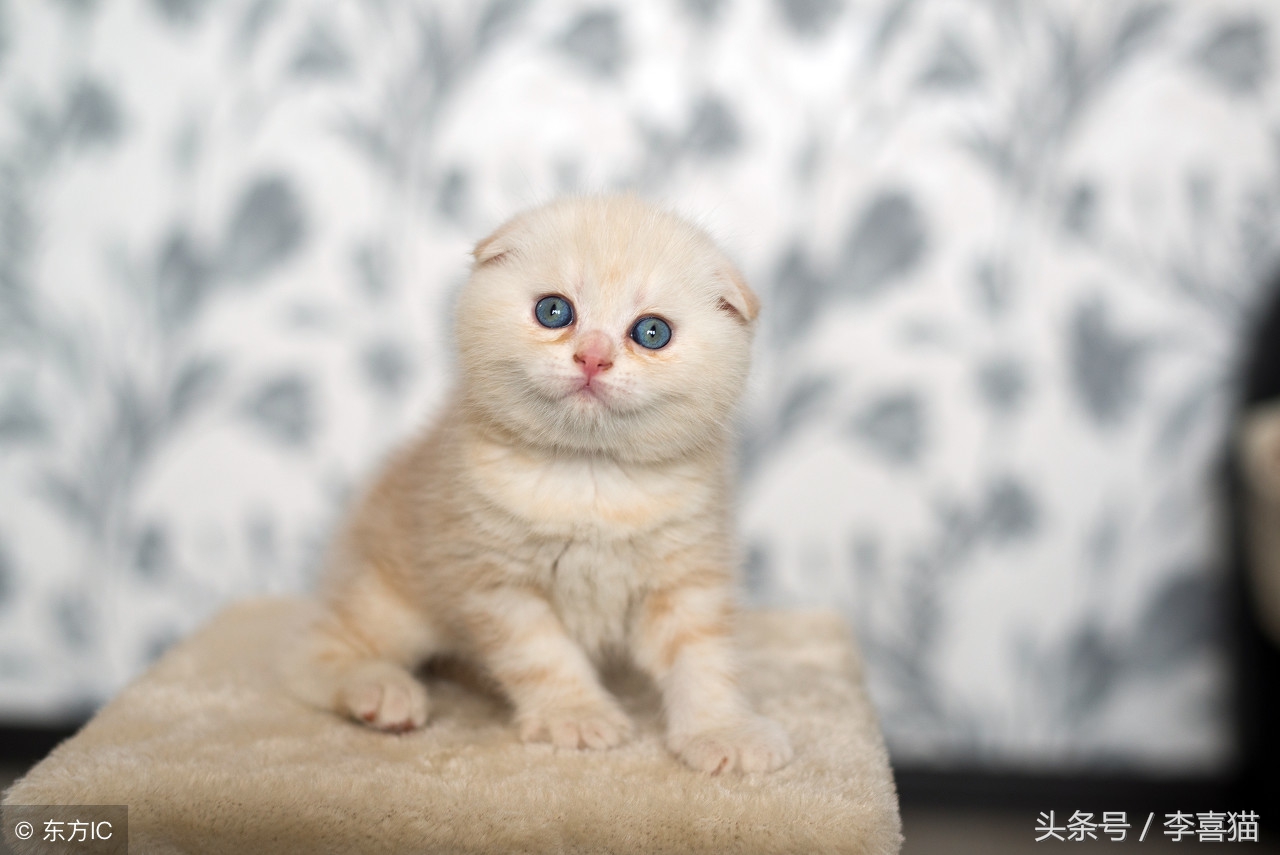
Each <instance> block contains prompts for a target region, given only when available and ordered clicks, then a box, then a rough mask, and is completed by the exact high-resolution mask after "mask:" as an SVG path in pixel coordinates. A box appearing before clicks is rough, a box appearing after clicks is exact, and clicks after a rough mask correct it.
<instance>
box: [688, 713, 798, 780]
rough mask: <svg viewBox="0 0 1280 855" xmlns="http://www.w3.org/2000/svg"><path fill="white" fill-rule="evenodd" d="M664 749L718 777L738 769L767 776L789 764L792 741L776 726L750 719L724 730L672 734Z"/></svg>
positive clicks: (692, 765)
mask: <svg viewBox="0 0 1280 855" xmlns="http://www.w3.org/2000/svg"><path fill="white" fill-rule="evenodd" d="M667 746H668V747H669V748H670V749H671V750H672V751H673V752H675V754H676V756H677V757H679V758H680V759H681V760H683V761H684V762H685V764H686V765H688V766H691V767H693V768H694V769H697V770H698V771H700V772H708V773H710V774H712V775H718V774H720V773H721V772H729V771H732V770H733V769H740V770H742V771H743V772H770V771H773V770H774V769H777V768H780V767H782V766H785V765H786V764H787V763H788V762H790V761H791V757H792V753H791V740H789V739H788V738H787V734H786V732H785V731H783V729H782V728H781V727H779V726H778V724H777V723H776V722H774V721H771V720H770V719H767V718H763V717H761V716H753V717H752V718H749V719H746V720H744V721H742V722H739V723H737V724H733V725H729V726H727V727H714V728H710V729H708V730H700V731H697V732H695V733H688V734H671V735H670V736H668V737H667Z"/></svg>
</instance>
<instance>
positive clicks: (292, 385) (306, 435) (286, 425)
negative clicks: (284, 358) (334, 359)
mask: <svg viewBox="0 0 1280 855" xmlns="http://www.w3.org/2000/svg"><path fill="white" fill-rule="evenodd" d="M244 414H245V417H246V418H248V419H249V421H250V422H251V423H252V424H253V425H255V426H256V427H258V428H259V429H261V430H262V431H263V433H265V434H266V435H268V436H271V437H273V438H274V439H276V440H277V441H279V442H281V443H283V444H285V445H305V444H306V443H307V441H308V440H309V439H310V438H311V435H312V433H313V432H314V431H315V404H314V402H313V401H312V393H311V386H310V384H309V383H308V382H307V380H306V378H305V377H302V376H300V375H296V374H290V375H287V376H284V377H276V378H273V379H271V380H267V381H265V382H264V383H262V385H261V386H259V387H258V389H257V390H255V391H254V392H253V394H252V395H250V397H249V399H248V400H247V401H246V402H245V404H244Z"/></svg>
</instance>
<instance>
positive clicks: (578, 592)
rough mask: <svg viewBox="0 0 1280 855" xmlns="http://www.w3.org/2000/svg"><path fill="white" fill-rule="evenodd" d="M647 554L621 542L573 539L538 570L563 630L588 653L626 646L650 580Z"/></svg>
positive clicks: (601, 652) (597, 654) (598, 654)
mask: <svg viewBox="0 0 1280 855" xmlns="http://www.w3.org/2000/svg"><path fill="white" fill-rule="evenodd" d="M644 552H645V550H644V549H643V548H639V549H637V548H635V547H628V545H626V544H624V543H620V542H614V543H600V542H593V541H584V540H574V541H569V542H568V543H566V544H565V545H564V546H563V547H562V548H561V549H560V550H559V554H558V555H557V556H556V557H555V558H554V559H553V560H552V562H551V563H550V564H549V565H545V566H544V567H542V568H539V570H540V572H539V573H538V575H540V576H541V577H542V578H541V579H540V580H539V581H540V582H541V583H542V586H543V587H544V590H546V591H547V594H548V596H549V598H550V600H551V604H552V607H553V608H554V609H555V611H556V614H557V615H558V616H559V617H560V621H561V623H563V624H564V627H565V630H566V631H567V632H568V633H569V635H570V636H571V637H572V638H574V639H575V640H576V641H577V642H578V643H579V644H580V645H581V646H582V648H583V649H584V650H586V651H587V652H588V653H589V654H591V655H593V656H597V657H598V656H600V655H602V654H604V653H605V652H607V651H609V650H611V649H617V648H621V647H623V646H625V643H626V634H627V627H628V626H629V625H630V618H631V611H632V609H633V607H634V605H635V604H636V603H637V602H638V601H639V598H640V596H641V594H642V591H643V590H644V588H645V586H646V582H647V581H648V576H647V574H646V573H645V572H644V567H643V563H644V560H645V557H644Z"/></svg>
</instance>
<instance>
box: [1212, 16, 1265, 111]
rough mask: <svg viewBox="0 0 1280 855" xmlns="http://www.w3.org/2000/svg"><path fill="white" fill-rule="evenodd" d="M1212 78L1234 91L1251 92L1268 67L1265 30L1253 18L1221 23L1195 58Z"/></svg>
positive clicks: (1260, 80) (1256, 19)
mask: <svg viewBox="0 0 1280 855" xmlns="http://www.w3.org/2000/svg"><path fill="white" fill-rule="evenodd" d="M1196 60H1197V62H1199V64H1200V67H1201V68H1203V69H1204V71H1205V73H1206V74H1208V75H1209V77H1210V78H1211V79H1213V80H1214V81H1216V82H1217V83H1219V84H1220V85H1222V86H1224V87H1226V88H1227V89H1229V90H1231V91H1233V92H1239V93H1245V92H1254V91H1256V90H1257V89H1258V87H1259V85H1260V84H1261V83H1262V81H1263V79H1264V78H1265V77H1266V75H1267V73H1268V70H1269V65H1270V61H1271V58H1270V53H1269V52H1268V48H1267V27H1266V25H1265V24H1264V23H1263V22H1262V21H1261V20H1260V19H1259V18H1256V17H1252V16H1249V17H1244V18H1238V19H1232V20H1226V21H1222V22H1221V23H1219V24H1218V26H1217V27H1216V28H1215V29H1214V31H1213V33H1212V34H1211V35H1210V36H1209V38H1208V40H1207V41H1205V43H1204V45H1203V47H1201V48H1200V51H1199V53H1198V54H1197V56H1196Z"/></svg>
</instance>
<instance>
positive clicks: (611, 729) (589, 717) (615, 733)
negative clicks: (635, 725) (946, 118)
mask: <svg viewBox="0 0 1280 855" xmlns="http://www.w3.org/2000/svg"><path fill="white" fill-rule="evenodd" d="M516 724H517V726H518V727H519V730H520V739H521V740H523V741H524V742H550V743H551V744H552V745H554V746H556V747H557V748H594V749H597V750H598V749H603V748H613V747H614V746H616V745H621V744H622V743H624V742H626V741H627V740H628V739H630V738H631V719H629V718H627V714H626V713H624V712H623V711H622V710H620V709H618V707H617V706H616V705H614V704H612V703H600V704H591V705H582V706H576V707H563V708H557V709H550V710H546V711H541V712H536V713H527V714H523V715H521V716H519V717H518V718H517V720H516Z"/></svg>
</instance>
